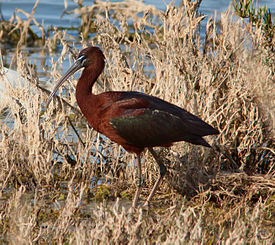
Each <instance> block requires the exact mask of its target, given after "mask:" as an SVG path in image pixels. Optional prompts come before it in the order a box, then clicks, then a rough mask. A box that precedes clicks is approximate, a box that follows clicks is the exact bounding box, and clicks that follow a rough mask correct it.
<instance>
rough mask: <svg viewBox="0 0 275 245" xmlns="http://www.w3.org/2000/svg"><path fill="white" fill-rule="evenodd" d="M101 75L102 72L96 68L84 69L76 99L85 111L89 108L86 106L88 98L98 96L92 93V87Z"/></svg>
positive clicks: (77, 87)
mask: <svg viewBox="0 0 275 245" xmlns="http://www.w3.org/2000/svg"><path fill="white" fill-rule="evenodd" d="M99 75H100V72H97V71H96V70H94V69H84V70H83V72H82V75H81V77H80V78H79V80H78V83H77V85H76V101H77V104H78V106H79V107H80V109H81V111H82V112H83V113H84V112H85V111H86V110H87V109H88V108H86V107H87V102H88V100H89V101H91V100H92V98H93V97H94V96H96V95H95V94H93V93H92V87H93V85H94V83H95V81H96V80H97V78H98V76H99ZM90 106H92V105H89V107H90Z"/></svg>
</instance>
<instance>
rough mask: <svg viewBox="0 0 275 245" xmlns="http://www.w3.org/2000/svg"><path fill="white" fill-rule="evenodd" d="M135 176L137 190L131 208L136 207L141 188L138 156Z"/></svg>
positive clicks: (138, 156)
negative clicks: (136, 178) (136, 176)
mask: <svg viewBox="0 0 275 245" xmlns="http://www.w3.org/2000/svg"><path fill="white" fill-rule="evenodd" d="M137 175H138V180H137V190H136V194H135V198H134V200H133V208H136V207H137V202H138V197H139V195H140V192H141V186H142V179H141V162H140V155H137Z"/></svg>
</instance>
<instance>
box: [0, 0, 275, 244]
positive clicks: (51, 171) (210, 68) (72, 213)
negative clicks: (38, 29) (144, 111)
mask: <svg viewBox="0 0 275 245" xmlns="http://www.w3.org/2000/svg"><path fill="white" fill-rule="evenodd" d="M198 6H199V5H196V4H195V3H193V2H192V1H183V3H182V6H180V7H174V6H173V5H169V6H167V9H166V11H164V12H162V11H159V10H157V9H155V8H154V7H152V6H146V5H143V4H142V3H141V2H137V1H125V2H123V3H109V2H102V1H96V2H95V4H94V5H93V6H92V7H79V8H77V9H76V10H75V11H73V12H72V13H75V14H79V15H80V16H81V18H82V24H83V25H82V26H80V30H81V32H82V33H84V34H85V35H84V34H83V36H82V37H83V39H82V41H81V42H82V43H83V46H85V45H87V44H88V43H90V44H92V45H99V46H101V47H102V48H103V50H104V53H105V56H106V57H107V65H106V68H105V73H104V74H102V75H101V77H100V79H99V84H98V85H97V86H96V87H95V92H96V93H100V92H102V91H106V90H137V91H143V92H145V93H148V94H152V95H156V96H158V97H160V98H162V99H165V100H167V101H170V102H172V103H175V104H177V105H178V106H181V107H183V108H186V109H187V110H188V111H190V112H192V113H194V114H196V115H198V116H200V117H201V118H202V119H204V120H205V121H207V122H208V123H210V124H211V125H213V126H215V127H217V128H218V129H219V130H220V132H221V133H220V135H219V136H217V137H216V138H215V139H214V138H213V137H212V138H211V137H209V139H208V140H209V142H210V143H211V144H212V145H213V146H214V149H203V148H201V147H197V146H193V145H189V144H187V143H177V144H175V145H174V146H173V147H171V148H170V149H159V153H160V154H161V155H162V156H163V158H164V159H165V162H166V163H167V167H168V170H169V174H168V175H167V176H166V178H165V180H164V183H163V184H162V185H161V187H160V190H159V191H158V193H157V194H156V196H155V200H154V201H153V203H152V207H151V209H150V210H149V212H147V211H145V210H142V209H138V210H133V209H131V208H130V205H131V204H130V203H131V202H130V201H128V199H130V200H131V199H132V196H133V194H134V190H135V184H134V183H135V171H136V170H135V166H134V163H135V161H134V158H133V156H132V155H129V154H127V153H126V152H125V151H124V150H123V149H122V148H121V147H119V146H117V145H116V144H114V143H112V142H111V141H109V140H108V139H106V138H105V137H102V136H101V135H99V134H98V133H97V132H95V131H94V130H93V129H91V128H89V127H88V126H87V123H86V121H85V119H84V118H83V117H82V115H81V114H80V113H79V110H78V109H77V106H76V101H75V97H74V86H75V84H76V80H73V81H72V82H70V83H69V85H68V86H67V88H66V90H65V91H64V92H63V93H62V99H59V100H56V103H52V104H51V106H50V108H49V110H47V111H43V109H42V113H41V108H43V103H44V102H45V99H46V96H47V94H48V92H47V90H46V89H43V88H41V87H40V86H39V85H38V83H37V81H38V79H39V78H38V77H37V75H36V73H35V71H34V69H33V68H32V67H30V66H29V65H28V60H27V58H26V57H23V55H22V53H21V52H20V45H21V44H22V43H21V44H20V42H19V44H18V45H17V48H18V49H17V51H18V52H17V53H16V54H15V57H14V60H16V64H17V71H18V72H19V73H20V74H21V75H22V76H23V77H24V78H25V79H26V80H27V81H28V82H27V84H23V85H22V86H21V85H20V86H19V87H18V88H17V89H14V88H11V87H7V90H6V94H5V97H4V98H3V99H2V101H1V104H0V110H1V111H2V114H1V120H0V124H1V126H0V165H1V167H0V206H1V209H0V230H1V234H2V235H1V241H3V242H10V243H20V244H21V243H35V242H36V243H38V244H47V243H58V244H63V243H65V244H67V243H70V244H71V243H72V244H90V243H93V244H101V243H103V244H105V243H106V242H108V243H110V244H126V243H129V244H146V243H166V244H182V243H184V244H194V243H195V244H199V243H209V244H216V243H218V244H239V243H255V244H258V243H263V244H271V243H272V242H274V220H272V212H274V197H275V196H274V188H275V180H274V173H275V172H274V167H275V165H274V162H275V161H274V62H273V61H274V53H272V52H268V51H267V49H266V47H263V46H261V35H262V34H261V33H262V32H261V29H260V27H259V30H258V29H256V32H253V33H251V32H249V30H248V29H247V26H245V25H244V23H243V22H242V20H235V21H233V17H232V14H231V12H230V11H227V12H225V13H223V14H222V15H221V19H220V20H219V22H218V24H216V20H215V19H214V17H210V18H209V19H208V22H207V28H206V35H205V36H204V38H202V37H201V36H200V33H199V31H198V30H199V26H200V24H201V21H202V20H203V18H205V17H204V16H200V15H198V11H197V10H198ZM72 13H70V14H72ZM87 17H89V18H87ZM91 20H92V21H91ZM87 21H88V22H89V21H90V22H89V23H88V22H87ZM20 23H22V22H20ZM24 23H25V24H24V25H22V27H18V28H19V30H26V28H28V27H29V25H30V22H28V21H27V22H24ZM87 23H88V24H87ZM91 25H92V27H93V28H94V30H96V32H97V35H96V36H95V37H92V38H89V39H88V37H89V35H88V34H89V32H90V28H91ZM20 28H21V29H20ZM85 28H86V29H85ZM21 33H22V38H23V36H24V35H26V33H25V32H24V31H22V32H21ZM255 33H256V34H257V35H256V34H255ZM42 36H43V34H42ZM85 38H86V39H85ZM20 40H21V39H20ZM22 40H23V39H22ZM57 40H58V42H60V44H62V47H63V50H62V51H61V54H60V58H59V59H58V61H57V62H53V59H52V70H51V74H50V76H51V78H52V79H53V80H57V79H58V78H59V77H60V76H61V73H62V72H61V71H60V70H62V62H63V60H64V59H65V58H66V59H67V58H68V57H69V58H70V59H71V58H72V56H73V55H71V54H70V55H69V56H68V53H70V52H69V51H72V52H71V53H74V54H76V53H77V51H76V50H75V49H74V48H73V47H72V45H71V42H70V39H69V38H68V36H67V35H66V33H65V32H61V31H56V32H55V33H54V35H53V38H51V39H47V40H45V46H44V48H45V50H47V51H48V52H49V55H50V56H51V57H53V56H54V55H55V54H54V50H55V45H56V42H57ZM22 42H23V41H22ZM1 76H2V75H1ZM74 130H76V131H77V132H78V134H79V137H77V136H76V134H75V131H74ZM144 154H145V157H144V159H146V160H145V161H144V163H143V175H144V180H145V186H146V187H148V188H144V192H146V191H147V190H148V189H149V187H150V186H151V185H152V183H153V182H154V180H155V179H156V176H157V171H156V168H155V165H154V163H153V161H152V157H151V156H150V155H149V154H148V153H147V152H145V153H144ZM144 194H145V193H144Z"/></svg>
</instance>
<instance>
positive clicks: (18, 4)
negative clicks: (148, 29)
mask: <svg viewBox="0 0 275 245" xmlns="http://www.w3.org/2000/svg"><path fill="white" fill-rule="evenodd" d="M111 1H113V2H117V1H115V0H111ZM35 2H36V1H35V0H0V8H1V12H2V17H3V18H4V19H5V20H8V19H10V18H11V17H12V15H13V13H14V11H15V10H16V9H18V8H19V9H22V10H23V11H25V12H27V13H31V11H32V8H33V6H34V4H35ZM64 2H67V6H66V7H67V8H66V9H65V6H64ZM92 3H93V1H91V0H84V1H83V5H91V4H92ZM144 3H145V4H149V5H154V6H155V7H157V8H158V9H161V10H165V8H166V4H169V3H171V0H144ZM180 3H181V0H174V4H175V5H179V4H180ZM230 3H231V1H229V0H219V1H217V0H203V1H202V4H201V7H200V12H201V13H202V14H203V15H206V16H213V15H214V14H215V12H216V13H217V15H218V16H219V14H220V13H221V12H223V11H225V10H226V9H227V8H228V6H229V5H230ZM258 4H259V6H264V5H267V7H268V8H270V9H271V10H272V12H273V14H274V12H275V1H274V0H261V1H258ZM76 7H77V4H76V3H74V2H73V1H72V0H64V1H56V0H40V1H39V4H38V6H37V9H36V11H35V14H34V17H35V19H36V20H37V21H38V22H39V23H40V24H42V25H43V26H44V27H45V29H47V27H53V26H54V27H65V28H69V27H72V26H73V27H77V26H79V25H80V19H79V18H77V17H76V16H74V15H66V14H65V15H63V13H64V11H70V10H72V9H74V8H76ZM18 15H19V16H20V17H21V18H26V17H25V16H24V14H22V13H18ZM206 23H207V18H206V19H205V20H204V22H203V23H202V32H203V31H204V30H205V25H206ZM32 28H33V29H34V31H35V32H37V33H38V34H40V32H39V29H38V28H37V27H36V26H32ZM67 32H68V34H71V35H73V36H76V35H78V34H77V32H73V31H72V32H71V33H70V31H67ZM202 36H203V33H202ZM0 48H1V49H7V47H3V46H0ZM79 48H80V47H79ZM7 51H8V53H7V55H6V57H5V59H6V60H5V61H6V63H7V64H9V61H10V59H11V57H12V55H13V52H14V48H11V49H8V50H7ZM25 51H26V52H27V53H28V54H29V60H30V63H32V64H36V65H37V67H38V71H39V72H40V73H41V74H40V76H41V77H43V76H47V74H46V73H45V72H43V68H46V69H47V57H45V56H43V55H41V53H40V52H39V51H40V50H39V49H37V48H36V50H35V49H33V48H30V47H27V48H26V50H25ZM66 62H67V61H65V64H64V66H65V69H66V66H69V64H66ZM39 67H40V68H39Z"/></svg>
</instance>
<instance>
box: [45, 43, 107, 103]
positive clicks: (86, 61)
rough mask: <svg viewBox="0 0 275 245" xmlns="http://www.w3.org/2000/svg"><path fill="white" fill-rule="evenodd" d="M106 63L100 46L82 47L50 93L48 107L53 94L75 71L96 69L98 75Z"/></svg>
mask: <svg viewBox="0 0 275 245" xmlns="http://www.w3.org/2000/svg"><path fill="white" fill-rule="evenodd" d="M104 65H105V57H104V55H103V53H102V51H101V50H100V48H98V47H88V48H85V49H82V50H81V51H80V53H79V55H78V56H77V59H76V61H75V62H74V64H73V65H72V66H71V67H70V68H69V70H68V71H67V72H66V73H65V74H64V75H63V76H62V77H61V78H60V80H59V82H58V83H57V84H56V86H55V87H54V89H53V91H52V92H51V94H50V95H49V97H48V99H47V103H46V108H48V106H49V104H50V102H51V101H52V98H53V96H54V95H55V94H56V92H57V90H58V89H59V87H60V86H61V85H62V84H63V83H64V82H65V81H66V80H67V79H68V78H69V77H70V76H72V75H73V74H74V73H76V72H77V71H78V70H80V69H81V68H84V69H90V68H92V69H94V70H95V71H96V72H97V73H98V75H99V74H100V73H101V72H102V70H103V68H104Z"/></svg>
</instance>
